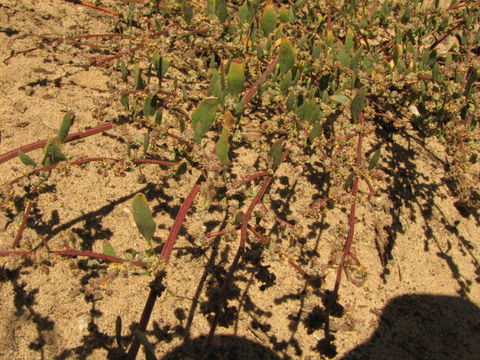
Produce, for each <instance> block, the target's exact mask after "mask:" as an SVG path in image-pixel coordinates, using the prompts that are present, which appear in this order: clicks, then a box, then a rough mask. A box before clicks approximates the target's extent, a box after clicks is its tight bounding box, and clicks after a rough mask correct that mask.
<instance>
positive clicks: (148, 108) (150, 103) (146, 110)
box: [143, 96, 156, 116]
mask: <svg viewBox="0 0 480 360" xmlns="http://www.w3.org/2000/svg"><path fill="white" fill-rule="evenodd" d="M155 103H156V101H155V98H154V96H147V97H146V98H145V103H144V104H143V116H152V115H155Z"/></svg>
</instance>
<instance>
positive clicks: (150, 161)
mask: <svg viewBox="0 0 480 360" xmlns="http://www.w3.org/2000/svg"><path fill="white" fill-rule="evenodd" d="M97 161H114V162H125V161H128V159H114V158H106V157H96V158H86V159H80V160H75V161H70V162H60V163H58V164H55V165H50V166H43V167H41V168H37V169H34V170H32V171H31V172H30V173H28V174H27V175H22V176H19V177H18V178H16V179H13V180H12V181H10V182H9V183H8V186H12V185H13V184H16V183H18V182H19V181H20V180H21V179H23V178H24V177H27V176H29V175H32V174H35V173H38V172H42V171H48V170H53V169H55V168H56V167H57V166H58V165H60V164H66V165H68V166H71V165H82V164H87V163H90V162H97ZM130 161H132V162H133V163H136V164H157V165H166V166H173V165H178V164H180V163H179V162H178V161H166V160H155V159H130Z"/></svg>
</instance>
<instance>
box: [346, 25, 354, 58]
mask: <svg viewBox="0 0 480 360" xmlns="http://www.w3.org/2000/svg"><path fill="white" fill-rule="evenodd" d="M345 50H346V51H347V54H351V53H352V51H353V31H352V29H348V30H347V35H346V37H345Z"/></svg>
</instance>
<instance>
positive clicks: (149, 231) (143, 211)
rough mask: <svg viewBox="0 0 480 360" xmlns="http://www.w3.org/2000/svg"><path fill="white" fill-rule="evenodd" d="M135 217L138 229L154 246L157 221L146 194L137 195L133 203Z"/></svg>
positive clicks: (149, 243)
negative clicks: (153, 240) (153, 239)
mask: <svg viewBox="0 0 480 360" xmlns="http://www.w3.org/2000/svg"><path fill="white" fill-rule="evenodd" d="M132 208H133V219H134V220H135V224H136V225H137V228H138V231H139V232H140V234H142V236H143V237H144V238H145V240H146V241H147V243H148V245H150V246H152V238H153V234H154V233H155V222H154V221H153V217H152V212H151V211H150V208H149V206H148V202H147V198H146V197H145V195H144V194H142V193H139V194H137V195H135V197H134V198H133V203H132Z"/></svg>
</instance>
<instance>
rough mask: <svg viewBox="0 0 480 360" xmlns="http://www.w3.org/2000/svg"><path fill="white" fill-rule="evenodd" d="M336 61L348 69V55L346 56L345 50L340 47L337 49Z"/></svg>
mask: <svg viewBox="0 0 480 360" xmlns="http://www.w3.org/2000/svg"><path fill="white" fill-rule="evenodd" d="M337 60H338V61H340V64H342V65H343V66H345V67H350V61H351V60H350V55H348V54H347V52H346V50H345V48H344V47H343V46H342V45H340V46H338V47H337Z"/></svg>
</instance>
